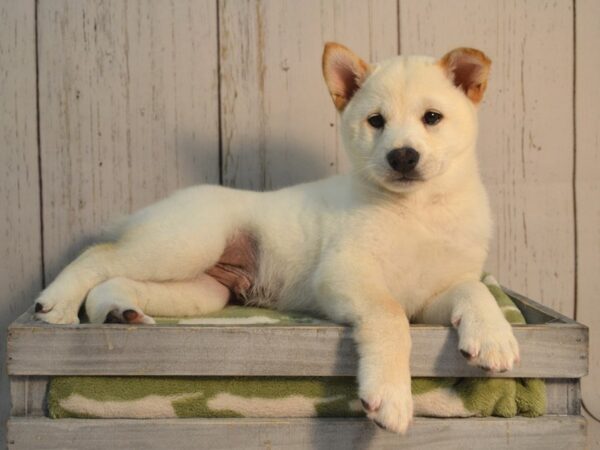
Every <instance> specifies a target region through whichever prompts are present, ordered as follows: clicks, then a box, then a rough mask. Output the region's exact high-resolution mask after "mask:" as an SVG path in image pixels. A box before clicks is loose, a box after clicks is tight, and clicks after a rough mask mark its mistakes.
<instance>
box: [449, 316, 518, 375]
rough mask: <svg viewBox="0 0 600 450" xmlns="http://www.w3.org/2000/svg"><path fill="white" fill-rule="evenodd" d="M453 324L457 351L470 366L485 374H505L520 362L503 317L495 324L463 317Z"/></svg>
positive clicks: (513, 339)
mask: <svg viewBox="0 0 600 450" xmlns="http://www.w3.org/2000/svg"><path fill="white" fill-rule="evenodd" d="M454 323H455V326H457V328H458V337H459V342H458V349H459V350H460V352H461V353H462V355H463V356H464V357H465V358H466V359H467V360H468V361H469V364H471V365H474V366H479V367H481V368H482V369H483V370H485V371H488V372H506V371H507V370H512V368H513V366H514V365H515V364H518V363H519V361H520V356H519V344H518V343H517V340H516V339H515V336H514V334H513V331H512V327H511V326H510V324H509V323H508V322H507V321H506V320H505V319H504V318H503V317H502V318H500V320H497V321H494V322H485V321H476V320H469V319H468V318H465V317H463V318H462V319H460V320H457V321H455V322H454Z"/></svg>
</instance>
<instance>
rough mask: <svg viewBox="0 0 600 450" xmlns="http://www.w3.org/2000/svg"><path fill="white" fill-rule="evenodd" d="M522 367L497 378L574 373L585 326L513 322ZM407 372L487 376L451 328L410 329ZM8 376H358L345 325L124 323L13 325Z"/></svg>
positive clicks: (581, 361)
mask: <svg viewBox="0 0 600 450" xmlns="http://www.w3.org/2000/svg"><path fill="white" fill-rule="evenodd" d="M514 331H515V336H516V338H517V340H518V341H519V344H520V347H521V360H522V362H521V366H520V367H516V368H515V369H514V370H513V371H511V372H507V373H504V374H494V375H493V376H495V377H499V376H502V377H541V378H545V377H553V378H579V377H581V376H583V375H585V374H586V373H587V350H588V348H587V333H588V331H587V328H585V327H582V326H580V325H571V324H558V323H557V324H549V325H527V326H516V327H515V328H514ZM411 336H412V340H413V351H412V356H411V368H412V375H413V376H471V377H473V376H477V377H481V376H488V375H489V374H486V373H485V372H483V371H481V370H480V369H477V368H474V367H470V366H468V365H467V364H466V362H465V360H464V358H463V357H462V356H461V355H460V353H459V352H458V340H457V334H456V331H455V330H454V329H451V328H449V327H442V326H432V325H415V326H412V327H411ZM8 349H9V357H8V371H9V373H10V374H12V375H270V376H285V375H300V376H303V375H315V376H330V375H347V376H352V375H355V373H356V368H357V366H356V364H357V363H356V360H357V358H356V352H355V348H354V342H353V340H352V333H351V330H350V329H349V328H347V327H343V326H337V325H326V326H312V325H302V326H268V327H265V326H242V327H240V326H181V325H159V326H128V325H89V324H86V325H69V326H56V325H47V324H43V323H39V322H38V323H33V324H14V325H12V326H11V328H10V330H9V335H8Z"/></svg>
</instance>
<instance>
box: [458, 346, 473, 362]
mask: <svg viewBox="0 0 600 450" xmlns="http://www.w3.org/2000/svg"><path fill="white" fill-rule="evenodd" d="M460 354H461V355H463V356H464V357H465V358H467V359H468V360H469V361H470V360H472V359H473V355H471V354H470V353H469V352H466V351H464V350H462V349H461V350H460Z"/></svg>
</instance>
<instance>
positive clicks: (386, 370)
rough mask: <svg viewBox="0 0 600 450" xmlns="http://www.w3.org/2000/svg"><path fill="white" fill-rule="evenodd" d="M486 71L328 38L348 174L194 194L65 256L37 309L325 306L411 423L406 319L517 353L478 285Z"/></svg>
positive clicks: (497, 358)
mask: <svg viewBox="0 0 600 450" xmlns="http://www.w3.org/2000/svg"><path fill="white" fill-rule="evenodd" d="M489 66H490V61H489V60H488V58H487V57H486V56H485V55H484V54H483V53H481V52H479V51H477V50H472V49H456V50H453V51H451V52H450V53H448V54H447V55H446V56H444V57H443V58H442V59H440V60H435V59H433V58H428V57H402V56H400V57H395V58H392V59H389V60H387V61H384V62H382V63H379V64H371V65H370V64H367V63H365V62H364V61H362V60H361V59H360V58H359V57H357V56H356V55H355V54H353V53H352V52H351V51H350V50H348V49H347V48H345V47H343V46H341V45H339V44H334V43H330V44H327V45H326V47H325V52H324V54H323V71H324V75H325V80H326V82H327V86H328V87H329V91H330V92H331V96H332V98H333V101H334V103H335V106H336V107H337V109H338V110H339V111H340V113H341V133H342V137H343V140H344V143H345V146H346V149H347V151H348V153H349V155H350V159H351V161H352V163H353V170H352V171H351V173H349V174H347V175H341V176H336V177H332V178H329V179H326V180H322V181H318V182H314V183H307V184H302V185H298V186H294V187H290V188H286V189H281V190H279V191H275V192H265V193H257V192H248V191H239V190H234V189H228V188H225V187H219V186H199V187H193V188H189V189H185V190H182V191H180V192H178V193H176V194H175V195H173V196H172V197H170V198H168V199H166V200H163V201H161V202H159V203H156V204H154V205H152V206H149V207H148V208H145V209H143V210H141V211H139V212H137V213H135V214H133V215H132V216H130V217H129V218H128V219H127V220H126V221H124V222H123V223H122V224H121V225H120V226H118V227H116V228H115V229H114V230H113V238H112V239H111V240H108V241H107V242H104V243H102V244H99V245H96V246H94V247H91V248H89V249H88V250H86V251H85V252H84V253H83V254H82V255H81V256H80V257H79V258H77V259H76V260H75V261H74V262H72V263H71V264H70V265H69V266H67V267H66V268H65V269H64V270H63V271H62V273H61V274H60V275H59V276H58V277H57V278H56V280H55V281H54V282H53V283H52V284H50V286H48V288H47V289H46V290H45V291H44V292H42V294H41V295H40V297H39V299H38V300H37V304H36V312H37V317H38V318H40V319H42V320H44V321H46V322H50V323H67V324H68V323H77V322H78V316H77V314H78V310H79V308H80V306H81V304H82V302H83V301H84V299H85V298H86V297H87V302H86V310H87V313H88V316H89V318H90V320H91V321H92V322H104V321H117V322H129V323H153V320H152V318H151V316H152V315H193V314H201V313H207V312H211V311H215V310H218V309H220V308H222V307H223V306H224V305H225V304H226V303H227V302H228V301H229V300H230V299H231V298H235V299H237V300H241V301H242V302H244V303H246V304H259V305H263V306H267V307H271V308H277V309H280V310H304V311H309V312H310V311H312V312H316V313H320V314H324V315H326V316H328V317H330V318H331V319H333V320H335V321H339V322H347V323H350V324H352V325H353V326H354V330H355V338H356V343H357V346H358V352H359V355H360V364H359V373H358V381H359V390H360V397H361V399H362V401H363V405H364V407H365V410H366V411H367V414H368V416H369V417H370V418H372V419H373V420H375V421H376V422H377V423H378V424H380V425H381V426H383V427H385V428H387V429H389V430H393V431H396V432H401V433H403V432H405V431H406V429H407V427H408V425H409V423H410V421H411V417H412V410H413V409H412V399H411V391H410V371H409V356H410V351H411V342H410V335H409V325H408V324H409V319H410V318H412V319H415V320H418V321H422V322H428V323H442V324H452V325H454V326H455V327H456V328H457V329H458V334H459V346H460V350H461V352H462V353H463V354H464V355H465V356H466V357H467V359H468V360H469V362H470V363H471V364H475V365H478V366H481V367H483V368H485V369H486V370H491V371H504V370H509V369H511V368H512V366H513V364H514V363H515V361H517V360H518V359H519V349H518V345H517V342H516V340H515V338H514V336H513V333H512V330H511V327H510V325H509V324H508V323H507V321H506V320H505V319H504V317H503V315H502V313H501V312H500V309H499V308H498V306H497V305H496V303H495V301H494V298H493V297H492V296H491V295H490V293H489V292H488V290H487V289H486V287H485V286H484V285H483V284H482V283H480V282H479V277H480V275H481V272H482V268H483V263H484V261H485V259H486V255H487V250H488V241H489V239H490V230H491V221H490V212H489V207H488V200H487V197H486V193H485V191H484V188H483V185H482V183H481V180H480V176H479V172H478V169H477V161H476V156H475V141H476V135H477V118H476V107H477V104H478V103H479V102H480V100H481V98H482V96H483V93H484V91H485V87H486V81H487V76H488V72H489ZM414 350H415V351H419V349H414Z"/></svg>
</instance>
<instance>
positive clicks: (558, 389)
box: [544, 378, 581, 416]
mask: <svg viewBox="0 0 600 450" xmlns="http://www.w3.org/2000/svg"><path fill="white" fill-rule="evenodd" d="M544 382H545V384H546V414H554V415H560V414H563V415H574V416H578V415H580V414H581V399H580V395H579V393H580V384H579V383H580V381H579V380H578V379H576V378H563V379H557V378H549V379H546V380H544Z"/></svg>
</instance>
